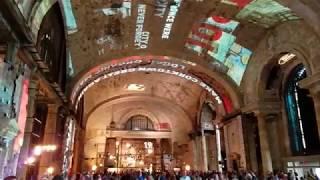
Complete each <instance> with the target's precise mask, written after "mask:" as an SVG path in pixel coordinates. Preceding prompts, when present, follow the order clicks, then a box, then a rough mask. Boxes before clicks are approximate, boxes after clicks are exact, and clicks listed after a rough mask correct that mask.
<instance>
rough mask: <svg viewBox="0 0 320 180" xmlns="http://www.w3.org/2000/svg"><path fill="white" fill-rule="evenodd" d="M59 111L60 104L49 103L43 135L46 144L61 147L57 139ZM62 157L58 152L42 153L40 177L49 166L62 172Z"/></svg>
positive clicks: (56, 171) (57, 171)
mask: <svg viewBox="0 0 320 180" xmlns="http://www.w3.org/2000/svg"><path fill="white" fill-rule="evenodd" d="M57 113H58V106H57V105H55V104H49V105H48V115H47V121H46V125H45V131H44V137H43V142H42V144H43V145H46V144H54V145H57V146H58V148H59V149H60V148H61V147H60V146H61V144H57V139H56V130H57V127H56V124H57V117H58V116H57ZM61 160H62V158H61V157H57V153H56V152H48V153H43V154H41V157H40V164H39V177H41V176H43V175H44V174H45V173H46V171H47V169H48V167H50V166H52V167H54V169H55V173H60V171H61V168H62V167H61V166H62V161H61Z"/></svg>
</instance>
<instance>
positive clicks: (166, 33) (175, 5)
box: [161, 0, 182, 39]
mask: <svg viewBox="0 0 320 180" xmlns="http://www.w3.org/2000/svg"><path fill="white" fill-rule="evenodd" d="M181 3H182V0H174V1H173V2H172V3H171V4H170V9H169V13H168V16H167V19H166V23H165V25H164V28H163V31H162V36H161V38H162V39H169V37H170V34H171V29H172V25H173V23H174V20H175V18H176V16H177V13H178V11H179V8H180V6H181Z"/></svg>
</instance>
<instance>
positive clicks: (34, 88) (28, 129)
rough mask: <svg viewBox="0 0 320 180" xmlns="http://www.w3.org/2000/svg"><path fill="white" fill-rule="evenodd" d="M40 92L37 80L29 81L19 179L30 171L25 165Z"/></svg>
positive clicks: (18, 169)
mask: <svg viewBox="0 0 320 180" xmlns="http://www.w3.org/2000/svg"><path fill="white" fill-rule="evenodd" d="M37 93H38V83H37V81H35V80H30V83H29V98H28V106H27V119H26V125H25V130H24V136H23V144H22V147H21V151H20V155H19V163H18V167H17V177H18V179H19V180H25V179H26V175H27V172H28V168H29V167H28V166H27V165H24V162H25V160H26V159H27V158H28V156H29V155H30V154H29V153H30V151H31V150H30V143H31V136H32V127H33V120H34V113H35V100H36V95H37Z"/></svg>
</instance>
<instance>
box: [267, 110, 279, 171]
mask: <svg viewBox="0 0 320 180" xmlns="http://www.w3.org/2000/svg"><path fill="white" fill-rule="evenodd" d="M279 118H280V114H279V115H275V116H271V118H268V119H267V126H268V132H271V133H269V134H268V135H269V136H268V137H269V144H270V152H271V157H272V166H273V169H274V170H281V169H283V168H282V166H281V157H282V152H281V150H280V143H279V137H281V136H279V132H278V123H279V122H280V119H279Z"/></svg>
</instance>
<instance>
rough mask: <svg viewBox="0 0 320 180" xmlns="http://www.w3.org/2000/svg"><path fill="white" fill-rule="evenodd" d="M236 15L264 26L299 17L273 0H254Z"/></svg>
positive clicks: (267, 26)
mask: <svg viewBox="0 0 320 180" xmlns="http://www.w3.org/2000/svg"><path fill="white" fill-rule="evenodd" d="M236 17H237V18H238V19H243V20H247V21H249V22H252V23H255V24H258V25H261V26H263V27H265V28H269V27H272V26H274V25H276V24H278V23H280V22H285V21H290V20H297V19H299V17H297V16H296V15H295V14H294V13H293V12H292V11H291V10H290V9H289V8H287V7H284V6H282V5H281V4H279V3H278V2H276V1H275V0H254V1H252V2H251V3H249V4H248V5H247V6H245V7H244V8H243V9H242V10H241V11H240V12H239V13H238V14H237V16H236Z"/></svg>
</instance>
